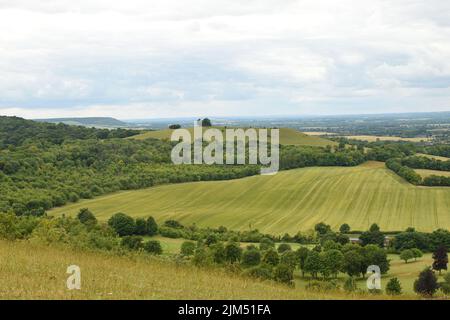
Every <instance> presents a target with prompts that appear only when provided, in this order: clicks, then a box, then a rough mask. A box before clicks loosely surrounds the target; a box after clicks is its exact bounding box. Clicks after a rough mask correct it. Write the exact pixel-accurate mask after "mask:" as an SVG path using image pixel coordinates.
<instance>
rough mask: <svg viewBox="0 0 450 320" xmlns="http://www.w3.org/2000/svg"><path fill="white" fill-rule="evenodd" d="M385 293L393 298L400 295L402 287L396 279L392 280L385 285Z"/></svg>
mask: <svg viewBox="0 0 450 320" xmlns="http://www.w3.org/2000/svg"><path fill="white" fill-rule="evenodd" d="M386 293H387V294H389V295H391V296H395V295H400V294H402V286H401V284H400V281H399V280H398V279H397V278H392V279H390V280H389V282H388V283H387V285H386Z"/></svg>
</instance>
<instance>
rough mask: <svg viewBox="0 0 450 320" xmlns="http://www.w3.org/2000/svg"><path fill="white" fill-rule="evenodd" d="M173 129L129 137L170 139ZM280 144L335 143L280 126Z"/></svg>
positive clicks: (320, 145)
mask: <svg viewBox="0 0 450 320" xmlns="http://www.w3.org/2000/svg"><path fill="white" fill-rule="evenodd" d="M214 128H216V129H220V130H221V131H222V132H223V133H224V130H225V128H223V127H214ZM186 129H187V130H189V132H190V133H191V135H192V136H193V135H194V129H193V128H186ZM229 129H233V128H229ZM203 130H206V128H203ZM173 131H174V130H171V129H165V130H157V131H147V132H145V133H142V134H140V135H137V136H133V137H130V139H138V140H144V139H148V138H154V139H170V137H171V135H172V132H173ZM280 144H283V145H303V146H319V147H324V146H327V145H331V146H332V145H336V144H337V143H336V142H334V141H330V140H327V139H323V138H320V137H317V136H309V135H307V134H304V133H302V132H300V131H297V130H295V129H290V128H280Z"/></svg>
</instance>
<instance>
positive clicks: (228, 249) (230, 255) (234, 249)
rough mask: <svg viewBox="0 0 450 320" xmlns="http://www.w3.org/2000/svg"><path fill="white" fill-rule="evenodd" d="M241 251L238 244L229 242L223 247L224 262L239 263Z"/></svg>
mask: <svg viewBox="0 0 450 320" xmlns="http://www.w3.org/2000/svg"><path fill="white" fill-rule="evenodd" d="M241 255H242V249H241V247H240V246H239V243H237V242H234V241H231V242H228V243H227V244H226V246H225V260H226V261H227V262H230V263H233V262H239V261H240V260H241Z"/></svg>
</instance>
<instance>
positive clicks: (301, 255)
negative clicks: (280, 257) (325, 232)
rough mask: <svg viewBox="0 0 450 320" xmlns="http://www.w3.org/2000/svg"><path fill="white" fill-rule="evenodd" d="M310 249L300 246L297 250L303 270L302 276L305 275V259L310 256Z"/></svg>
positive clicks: (299, 263)
mask: <svg viewBox="0 0 450 320" xmlns="http://www.w3.org/2000/svg"><path fill="white" fill-rule="evenodd" d="M308 253H309V250H308V248H306V247H300V248H299V249H298V250H297V251H296V254H297V260H298V266H299V267H300V269H301V270H302V276H303V277H304V276H305V261H306V258H307V257H308Z"/></svg>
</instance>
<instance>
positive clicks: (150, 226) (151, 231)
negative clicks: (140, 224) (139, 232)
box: [147, 217, 158, 236]
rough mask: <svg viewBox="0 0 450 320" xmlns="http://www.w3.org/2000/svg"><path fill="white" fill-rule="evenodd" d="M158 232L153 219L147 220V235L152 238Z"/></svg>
mask: <svg viewBox="0 0 450 320" xmlns="http://www.w3.org/2000/svg"><path fill="white" fill-rule="evenodd" d="M157 232H158V225H157V224H156V221H155V219H153V217H148V218H147V234H148V235H149V236H154V235H155V234H156V233H157Z"/></svg>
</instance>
